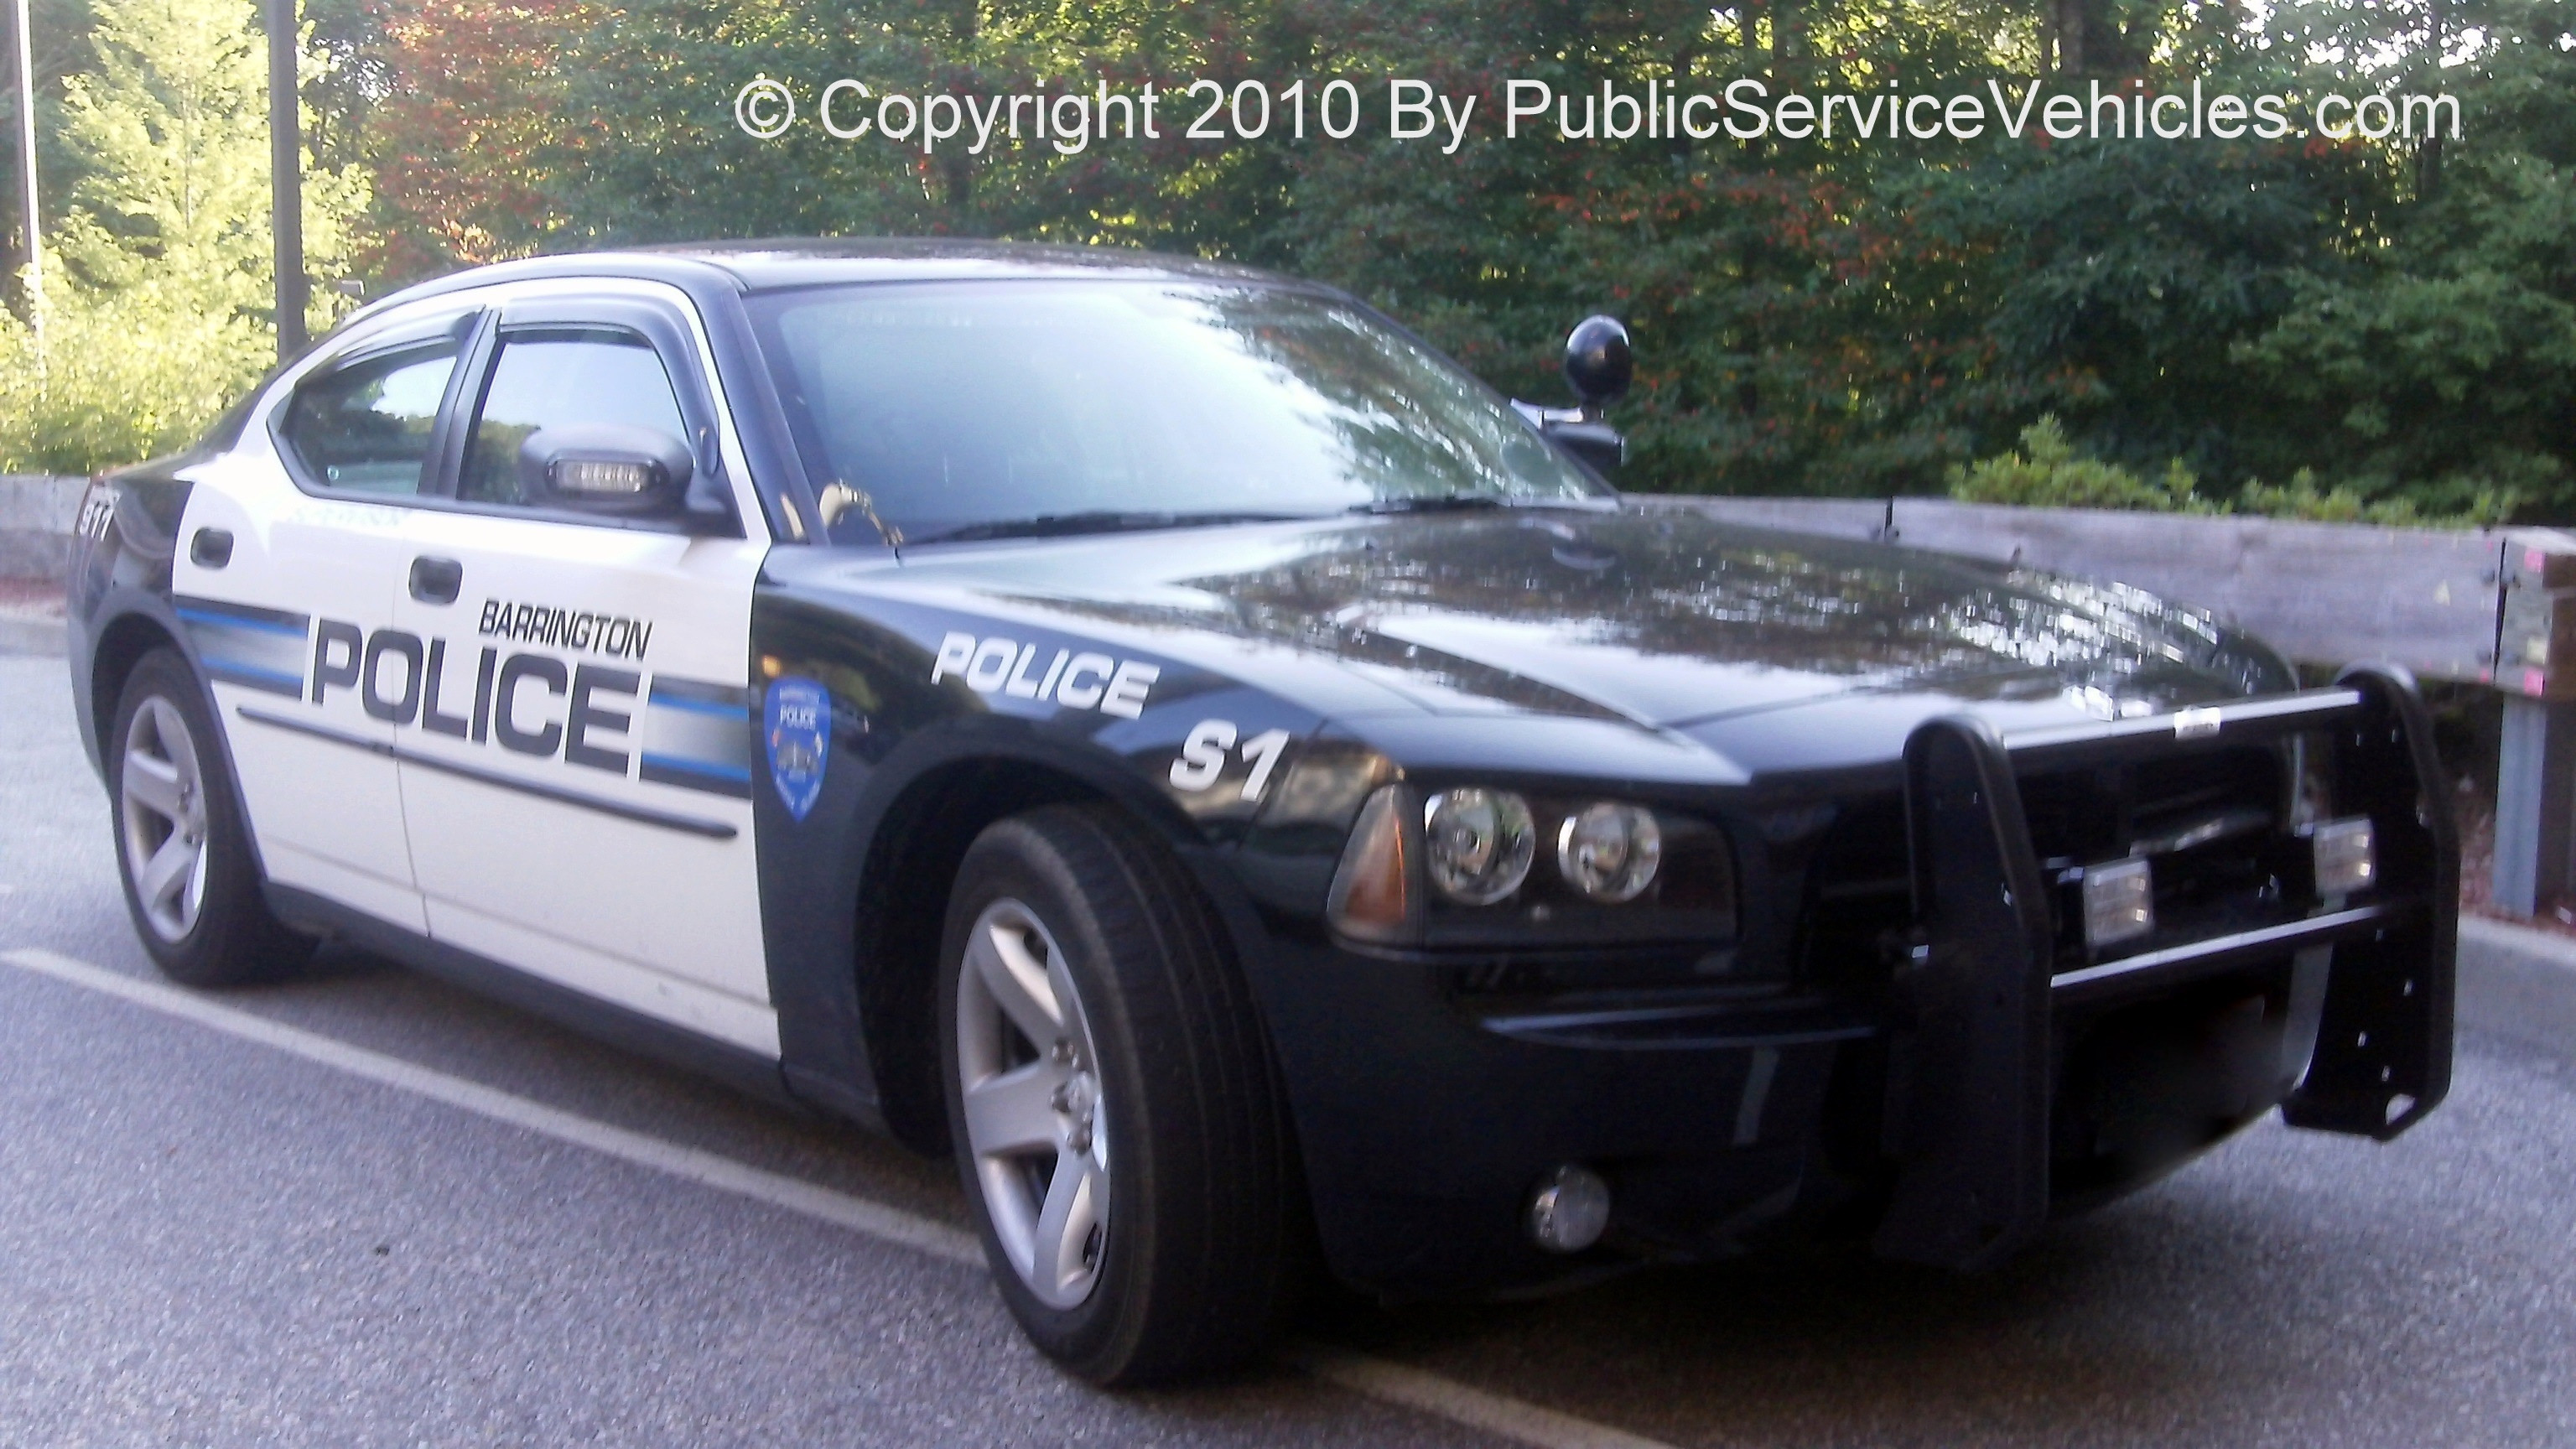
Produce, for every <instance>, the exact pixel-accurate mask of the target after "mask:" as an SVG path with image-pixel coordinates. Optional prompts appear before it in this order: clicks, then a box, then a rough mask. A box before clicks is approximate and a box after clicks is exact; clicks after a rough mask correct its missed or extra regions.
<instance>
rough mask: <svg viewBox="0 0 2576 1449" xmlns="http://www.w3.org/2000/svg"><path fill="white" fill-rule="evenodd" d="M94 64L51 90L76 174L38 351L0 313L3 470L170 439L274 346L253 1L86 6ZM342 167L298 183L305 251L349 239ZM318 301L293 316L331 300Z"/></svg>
mask: <svg viewBox="0 0 2576 1449" xmlns="http://www.w3.org/2000/svg"><path fill="white" fill-rule="evenodd" d="M93 13H94V24H93V27H92V30H91V43H92V46H93V49H94V53H95V62H94V66H93V68H92V69H90V70H89V71H87V72H84V73H82V74H80V75H76V76H74V77H72V78H71V79H70V80H68V81H67V82H66V83H65V87H64V98H63V104H62V117H63V135H64V140H65V144H66V148H67V149H68V150H69V151H70V152H71V153H72V154H73V155H74V157H75V158H76V159H77V161H78V164H79V167H80V179H79V180H78V181H77V182H76V183H75V185H74V186H73V188H72V193H71V196H70V199H69V207H68V213H67V214H66V215H65V216H64V217H63V219H62V220H61V222H60V223H59V224H57V225H56V227H55V228H54V230H53V234H52V236H51V237H50V238H49V240H48V242H47V246H48V250H49V252H50V253H51V254H52V255H53V256H55V257H57V258H59V259H60V261H61V263H62V268H63V272H64V285H62V286H60V287H58V288H50V289H49V296H48V316H47V321H48V329H47V339H46V341H47V348H46V352H45V355H44V356H42V357H38V356H37V355H36V353H35V349H34V340H33V338H32V337H31V336H30V335H29V334H28V332H27V330H26V329H25V328H24V327H22V326H20V325H18V324H17V323H16V322H15V321H14V320H12V321H8V322H5V323H0V419H5V420H6V425H5V432H0V466H5V467H10V468H45V469H72V470H83V469H87V468H90V467H95V466H98V465H100V464H103V463H113V462H124V461H130V460H132V459H135V458H139V457H144V456H147V455H149V454H150V453H153V452H156V451H161V450H164V449H167V448H169V447H172V446H175V445H176V444H178V443H180V442H182V441H184V440H185V439H186V438H187V437H188V436H189V435H190V434H191V433H193V432H194V431H195V430H196V429H197V428H199V427H201V426H203V425H204V423H205V422H206V420H207V419H209V418H211V417H212V416H213V415H214V414H215V413H216V412H218V411H220V410H221V409H222V407H223V406H224V405H225V404H226V403H228V402H229V401H230V400H231V399H232V398H233V397H235V396H237V395H238V394H239V393H240V392H241V391H242V389H243V388H245V387H246V386H247V385H248V384H249V383H250V382H251V381H252V380H254V379H256V378H257V377H258V376H259V375H260V373H261V372H262V371H264V370H265V369H266V367H267V364H268V360H269V358H270V356H271V355H272V353H273V351H274V348H275V345H276V344H275V340H274V339H275V335H276V333H275V326H274V322H275V308H274V300H273V299H274V297H275V291H274V288H273V286H272V284H271V277H272V272H271V269H270V237H269V225H268V222H269V212H268V206H269V187H268V135H267V121H266V116H267V101H266V85H267V70H266V66H267V61H266V58H265V49H264V42H263V41H262V39H261V37H260V35H259V34H258V32H257V31H256V30H255V29H254V28H253V25H252V21H253V19H254V15H255V12H254V10H253V9H252V6H251V5H250V4H249V3H248V0H93ZM364 193H365V178H364V176H363V175H362V174H359V173H356V172H354V171H343V172H328V171H324V172H315V173H312V174H309V175H308V176H307V177H306V178H305V183H304V198H305V216H304V229H305V238H306V245H307V255H308V258H309V259H310V260H311V261H312V262H313V263H314V264H315V265H316V266H317V268H319V269H321V270H323V271H324V272H325V273H326V274H327V273H328V270H329V269H331V268H333V267H335V266H336V265H337V264H338V261H339V259H340V258H342V257H344V256H345V255H346V251H347V246H348V225H347V223H348V219H349V218H350V216H351V215H353V214H354V212H355V211H356V210H357V208H358V205H359V204H360V202H361V201H362V199H363V196H364ZM343 302H344V299H341V298H339V297H338V296H337V294H335V293H331V292H329V291H327V290H326V291H324V292H323V293H322V294H321V295H319V296H318V297H317V299H316V303H315V311H314V315H313V316H312V317H311V318H309V319H308V324H310V325H315V326H316V327H317V330H318V329H319V328H320V327H327V326H328V324H329V321H330V316H331V313H332V311H333V310H334V309H335V308H336V307H338V306H339V305H342V304H343Z"/></svg>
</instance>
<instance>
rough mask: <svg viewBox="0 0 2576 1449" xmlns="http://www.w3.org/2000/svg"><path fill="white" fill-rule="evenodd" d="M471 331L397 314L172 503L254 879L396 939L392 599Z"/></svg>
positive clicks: (404, 654) (461, 314)
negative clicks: (252, 849) (378, 926)
mask: <svg viewBox="0 0 2576 1449" xmlns="http://www.w3.org/2000/svg"><path fill="white" fill-rule="evenodd" d="M476 320H477V319H476V315H475V314H474V313H473V312H472V311H470V310H466V309H461V308H449V309H445V310H433V311H429V312H426V313H422V314H416V315H414V316H412V317H411V318H409V319H406V320H402V321H398V322H394V323H392V324H390V325H388V326H387V327H385V328H382V329H379V330H376V331H374V332H372V333H369V334H365V335H362V336H361V337H360V338H358V339H355V340H354V341H353V342H352V343H351V344H350V345H348V346H346V347H344V348H342V349H340V350H339V351H338V352H337V353H336V354H335V355H334V356H333V357H332V358H330V359H329V360H327V361H325V362H324V363H322V364H321V365H320V366H318V367H316V368H314V369H312V370H311V371H309V372H307V373H306V374H305V375H304V376H303V377H302V378H301V379H300V380H298V381H297V383H296V385H295V387H294V389H293V390H292V392H291V393H290V394H289V395H288V397H287V399H286V400H285V401H284V403H283V404H282V405H280V406H278V407H277V408H275V410H274V411H273V413H271V414H270V415H269V416H268V419H267V422H268V426H267V427H266V428H265V429H262V430H260V431H257V432H254V433H252V434H251V435H250V436H249V437H248V438H247V439H246V440H245V446H243V447H241V448H238V449H236V450H235V451H234V452H233V453H231V454H230V455H228V456H227V457H226V458H225V459H223V460H222V461H221V463H220V464H219V465H218V466H217V467H215V468H213V469H210V470H209V476H207V477H206V478H205V479H204V481H203V482H201V484H200V486H199V487H198V488H197V489H196V491H195V492H194V493H193V494H192V496H191V499H190V504H189V510H188V517H187V519H186V521H185V523H184V524H183V528H182V543H181V547H180V549H179V557H178V560H177V563H176V565H175V566H174V571H173V576H172V585H173V593H174V594H175V595H176V596H177V597H176V600H175V602H176V604H177V606H178V612H179V617H180V620H181V622H182V623H183V624H184V625H186V627H187V629H188V632H189V637H190V642H191V643H193V644H194V645H195V646H196V649H197V654H198V657H199V658H200V659H201V660H202V661H203V662H204V664H205V666H206V670H207V673H208V674H209V675H210V676H211V678H212V679H213V682H214V693H215V700H216V703H217V706H218V707H219V708H220V709H221V710H222V712H223V715H224V721H223V726H224V733H225V736H226V739H227V740H228V742H229V743H230V745H231V750H232V757H233V764H234V767H235V771H236V774H237V775H238V777H239V779H240V782H241V790H242V797H243V803H244V805H245V807H246V810H247V813H248V816H249V819H250V825H251V831H252V835H253V838H254V839H255V840H256V841H257V843H258V848H259V851H260V857H261V861H262V864H263V865H264V866H265V868H266V870H267V873H268V876H269V878H270V879H272V880H274V881H276V882H278V883H279V884H282V885H287V886H292V887H297V888H300V889H303V890H308V891H311V892H313V893H315V894H317V895H321V896H324V897H327V898H329V899H331V900H334V901H337V902H339V903H341V904H343V905H347V906H352V907H355V908H356V909H358V910H361V911H364V912H366V913H367V914H369V915H371V916H375V917H377V918H379V919H381V920H385V921H390V922H393V923H395V924H397V925H401V926H404V927H407V928H409V929H411V930H414V931H418V930H422V929H425V926H426V918H425V917H424V915H423V913H422V909H421V903H420V897H419V894H418V890H417V888H416V885H415V882H414V881H413V878H412V869H411V854H410V849H409V845H408V842H407V841H406V839H405V837H404V832H403V808H402V798H401V793H400V788H399V782H398V780H397V777H396V771H395V766H394V762H393V758H392V753H391V749H392V745H393V743H394V736H395V729H396V724H397V721H398V718H399V716H400V715H401V714H402V713H403V711H404V710H405V708H407V704H406V702H407V701H409V700H410V699H412V698H413V697H414V696H415V695H416V694H417V693H418V691H419V689H420V685H421V666H422V663H423V658H422V653H421V646H420V641H419V640H418V639H417V638H415V637H413V636H412V635H410V634H408V633H406V632H405V631H403V630H401V629H399V628H397V627H395V626H394V618H393V614H394V599H395V597H396V595H397V593H398V592H399V590H400V589H401V586H402V577H403V571H404V568H405V565H406V563H407V561H408V559H409V557H410V553H409V550H408V545H407V542H406V538H405V522H406V519H407V518H408V517H409V515H410V513H411V511H412V508H413V506H414V505H416V504H417V503H418V502H419V500H420V499H421V498H422V497H423V496H424V495H425V494H428V493H433V492H435V491H436V490H437V487H438V476H437V468H436V459H435V455H436V454H437V453H438V451H439V444H440V442H441V429H440V420H441V416H442V407H443V406H444V405H445V404H446V403H447V402H448V401H449V400H450V395H451V394H452V393H453V391H454V390H455V389H454V386H453V382H454V375H455V374H456V373H457V372H458V361H459V357H460V355H461V354H462V352H463V350H464V344H465V342H466V340H467V339H468V338H469V337H470V336H471V335H472V332H473V328H474V325H475V323H476ZM201 534H202V535H204V540H203V541H200V538H199V536H200V535H201ZM216 539H223V540H225V544H224V546H223V547H220V548H218V547H211V546H208V545H209V544H210V543H211V542H212V541H213V540H216Z"/></svg>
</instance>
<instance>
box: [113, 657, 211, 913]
mask: <svg viewBox="0 0 2576 1449" xmlns="http://www.w3.org/2000/svg"><path fill="white" fill-rule="evenodd" d="M117 795H118V797H119V798H118V800H117V817H118V821H119V823H120V824H121V825H122V827H123V828H122V829H121V830H119V831H118V832H117V835H118V840H119V843H120V844H121V845H122V846H123V847H124V850H125V873H126V875H127V876H128V878H130V879H131V880H132V881H133V882H134V898H135V899H136V900H138V901H140V902H142V904H143V919H144V920H145V921H147V922H149V923H150V924H151V927H152V930H153V933H154V934H156V935H158V936H159V937H160V938H161V939H162V940H164V941H169V942H173V943H175V942H178V941H181V940H184V939H186V937H187V935H188V933H189V932H190V931H191V930H194V929H195V928H196V925H197V912H198V910H199V909H200V908H202V907H203V906H204V905H205V902H206V864H207V859H206V790H205V773H204V771H203V770H201V769H200V768H199V767H198V764H197V742H196V741H195V740H194V739H192V738H190V737H189V735H188V722H187V720H186V719H185V718H183V717H182V716H181V715H180V713H179V707H178V706H177V705H174V704H172V703H171V702H170V701H168V700H166V699H163V698H162V697H160V696H159V695H153V696H151V697H150V698H148V699H146V700H144V701H143V703H142V706H141V707H140V708H138V709H136V710H135V711H134V719H133V720H132V722H130V723H129V724H127V725H126V727H125V760H124V763H123V765H122V766H121V767H120V768H119V770H118V772H117Z"/></svg>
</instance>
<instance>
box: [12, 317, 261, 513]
mask: <svg viewBox="0 0 2576 1449" xmlns="http://www.w3.org/2000/svg"><path fill="white" fill-rule="evenodd" d="M45 320H46V327H45V348H44V354H45V355H44V357H43V358H42V359H41V360H40V359H39V358H38V357H37V355H36V346H35V339H34V336H33V334H32V333H30V332H29V330H28V329H27V327H26V326H25V324H23V323H21V322H19V321H18V320H17V319H15V318H13V317H8V316H5V315H0V473H87V472H91V471H93V470H95V469H98V468H104V467H112V466H114V465H117V464H120V463H128V462H132V461H134V460H136V459H138V458H149V457H152V456H155V455H157V454H161V453H167V452H171V451H173V450H175V449H177V448H179V447H182V446H184V445H185V444H186V443H187V442H188V441H189V440H190V439H192V438H194V437H195V436H196V435H197V434H198V433H199V432H200V431H202V430H203V429H204V427H205V425H206V423H207V422H208V421H209V420H210V419H212V418H213V417H214V416H215V415H216V414H217V413H219V412H221V411H223V409H224V407H225V406H226V405H227V404H229V403H230V402H231V401H232V400H233V399H234V398H235V397H238V396H239V395H240V394H241V392H242V391H243V389H245V388H247V387H249V386H250V385H251V383H253V382H254V381H256V380H257V379H258V378H259V375H260V373H261V371H262V370H263V369H264V368H265V367H266V366H267V365H268V363H269V362H270V361H271V359H272V357H273V356H274V349H275V347H276V345H277V344H276V341H275V339H274V337H273V335H272V334H271V333H270V332H269V331H268V330H267V329H266V328H265V327H262V326H259V325H256V324H254V323H253V322H252V321H250V320H249V319H247V318H245V317H242V316H240V315H239V314H228V315H223V314H211V313H207V312H202V311H191V310H185V309H175V308H171V307H168V306H164V305H162V304H161V301H160V298H159V297H158V296H157V295H156V294H154V293H150V292H138V293H137V294H135V295H133V296H131V297H122V296H118V295H116V294H113V293H109V294H99V293H93V292H74V293H73V294H72V295H71V296H70V297H68V298H65V299H63V300H61V301H58V302H57V303H56V304H55V305H54V306H53V307H51V308H49V309H48V310H47V313H46V319H45Z"/></svg>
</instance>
